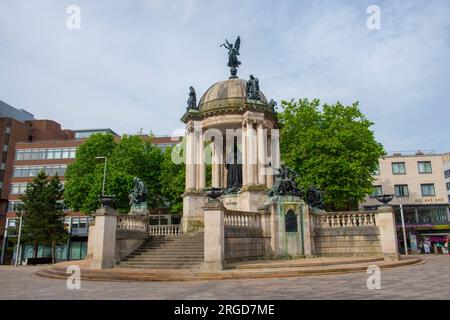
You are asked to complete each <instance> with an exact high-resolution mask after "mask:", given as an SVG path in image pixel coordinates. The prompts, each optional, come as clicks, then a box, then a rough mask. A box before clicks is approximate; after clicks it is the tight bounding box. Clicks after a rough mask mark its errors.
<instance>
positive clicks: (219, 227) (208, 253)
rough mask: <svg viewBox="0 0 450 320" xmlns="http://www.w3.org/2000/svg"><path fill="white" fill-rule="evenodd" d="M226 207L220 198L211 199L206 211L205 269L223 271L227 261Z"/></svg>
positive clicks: (204, 209) (204, 210)
mask: <svg viewBox="0 0 450 320" xmlns="http://www.w3.org/2000/svg"><path fill="white" fill-rule="evenodd" d="M224 211H225V209H224V207H223V205H222V203H221V202H220V201H219V200H210V201H209V202H208V203H207V204H206V206H205V207H203V212H204V223H205V228H204V235H205V249H204V250H205V251H204V262H203V270H204V271H222V270H223V267H224V261H225V226H224Z"/></svg>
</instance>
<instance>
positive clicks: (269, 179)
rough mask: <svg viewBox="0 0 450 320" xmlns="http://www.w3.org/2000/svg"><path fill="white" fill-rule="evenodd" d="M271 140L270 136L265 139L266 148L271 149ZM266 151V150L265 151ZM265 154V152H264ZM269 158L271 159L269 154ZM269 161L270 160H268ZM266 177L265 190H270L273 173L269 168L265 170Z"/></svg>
mask: <svg viewBox="0 0 450 320" xmlns="http://www.w3.org/2000/svg"><path fill="white" fill-rule="evenodd" d="M271 143H272V142H271V138H270V136H268V137H267V143H266V148H269V149H270V148H271ZM266 150H267V149H266ZM266 154H267V152H266ZM270 157H272V153H271V154H270ZM269 159H270V158H269ZM270 165H271V167H272V161H271V163H270ZM266 170H267V175H266V180H267V188H269V189H270V188H272V187H273V172H272V169H271V168H267V169H266Z"/></svg>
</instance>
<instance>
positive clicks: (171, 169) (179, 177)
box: [159, 145, 186, 213]
mask: <svg viewBox="0 0 450 320" xmlns="http://www.w3.org/2000/svg"><path fill="white" fill-rule="evenodd" d="M180 149H182V146H181V145H178V146H175V147H169V148H167V149H166V150H165V152H164V154H163V161H162V163H161V173H160V177H159V181H160V185H161V195H162V196H163V197H164V198H165V199H167V200H168V201H169V203H170V212H172V213H181V212H182V210H183V193H184V188H185V186H184V184H185V176H186V173H185V172H186V171H185V165H184V162H182V163H179V164H178V163H175V162H174V161H173V159H172V154H180V153H181V152H180Z"/></svg>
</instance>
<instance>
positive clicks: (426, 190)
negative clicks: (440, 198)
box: [420, 183, 435, 197]
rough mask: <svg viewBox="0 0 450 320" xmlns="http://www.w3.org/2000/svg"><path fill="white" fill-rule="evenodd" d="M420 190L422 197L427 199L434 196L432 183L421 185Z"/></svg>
mask: <svg viewBox="0 0 450 320" xmlns="http://www.w3.org/2000/svg"><path fill="white" fill-rule="evenodd" d="M420 188H421V191H422V196H423V197H429V196H434V195H435V192H434V184H433V183H428V184H421V185H420Z"/></svg>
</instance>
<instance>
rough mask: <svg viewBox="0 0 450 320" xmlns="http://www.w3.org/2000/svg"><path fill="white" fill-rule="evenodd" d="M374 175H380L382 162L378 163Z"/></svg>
mask: <svg viewBox="0 0 450 320" xmlns="http://www.w3.org/2000/svg"><path fill="white" fill-rule="evenodd" d="M373 175H375V176H379V175H380V164H379V163H377V167H376V169H375V171H374V172H373Z"/></svg>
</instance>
